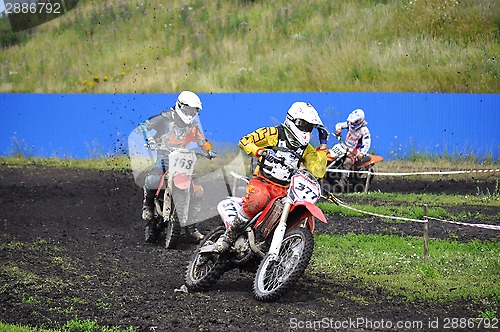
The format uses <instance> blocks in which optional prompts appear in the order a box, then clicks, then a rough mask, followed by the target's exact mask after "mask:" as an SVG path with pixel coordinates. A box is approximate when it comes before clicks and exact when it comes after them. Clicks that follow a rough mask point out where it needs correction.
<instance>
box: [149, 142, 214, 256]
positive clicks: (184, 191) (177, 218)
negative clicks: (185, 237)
mask: <svg viewBox="0 0 500 332" xmlns="http://www.w3.org/2000/svg"><path fill="white" fill-rule="evenodd" d="M154 150H164V151H168V152H169V155H168V171H167V172H165V174H163V176H162V178H161V182H160V185H159V187H158V190H157V192H156V195H155V210H154V222H153V223H148V224H147V225H146V228H145V230H144V238H145V240H146V242H158V241H160V240H161V241H162V242H163V243H164V245H165V248H168V249H172V248H175V247H176V245H177V243H178V241H179V238H180V235H181V229H182V228H186V227H192V220H191V219H192V215H193V212H194V211H193V210H194V209H193V206H192V205H193V204H192V201H193V199H194V196H195V195H201V193H202V188H201V186H198V185H195V184H194V183H193V180H192V177H193V171H194V166H195V163H196V159H197V156H203V157H206V158H208V159H210V158H209V156H207V155H206V154H205V153H201V152H198V151H193V150H189V149H183V148H173V147H171V146H166V145H165V146H164V145H158V146H156V147H155V148H154Z"/></svg>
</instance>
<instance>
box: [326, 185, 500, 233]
mask: <svg viewBox="0 0 500 332" xmlns="http://www.w3.org/2000/svg"><path fill="white" fill-rule="evenodd" d="M325 198H326V199H328V200H330V201H332V202H333V203H335V204H337V205H339V206H341V207H343V208H346V209H348V210H352V211H356V212H359V213H363V214H367V215H371V216H375V217H380V218H387V219H393V220H403V221H414V222H419V223H428V221H429V220H436V221H441V222H446V223H450V224H456V225H460V226H470V227H475V228H484V229H491V230H496V231H500V226H497V225H487V224H472V223H464V222H458V221H451V220H443V219H438V218H433V217H427V219H429V220H420V219H412V218H405V217H395V216H388V215H385V214H379V213H373V212H369V211H364V210H359V209H356V208H353V207H352V206H349V205H346V204H344V203H343V202H342V201H341V200H340V199H338V198H337V197H335V196H333V195H331V194H330V195H329V196H325Z"/></svg>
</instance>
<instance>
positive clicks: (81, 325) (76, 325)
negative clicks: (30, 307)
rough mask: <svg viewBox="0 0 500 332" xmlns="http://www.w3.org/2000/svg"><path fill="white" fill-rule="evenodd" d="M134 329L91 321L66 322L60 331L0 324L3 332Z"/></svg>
mask: <svg viewBox="0 0 500 332" xmlns="http://www.w3.org/2000/svg"><path fill="white" fill-rule="evenodd" d="M135 330H136V329H135V328H132V327H129V328H126V329H120V328H117V327H108V326H99V325H98V324H97V323H96V322H95V321H92V320H80V319H73V320H70V321H68V322H67V323H66V324H64V326H62V327H61V328H60V329H44V328H39V327H32V326H22V325H20V324H15V325H14V324H6V323H3V322H0V331H4V332H68V331H71V332H134V331H135Z"/></svg>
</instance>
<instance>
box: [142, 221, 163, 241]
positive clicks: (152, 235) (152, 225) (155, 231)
mask: <svg viewBox="0 0 500 332" xmlns="http://www.w3.org/2000/svg"><path fill="white" fill-rule="evenodd" d="M159 235H160V229H159V227H158V223H157V221H156V220H154V221H150V222H148V223H147V224H146V227H145V228H144V240H145V241H146V242H147V243H155V242H156V241H158V237H159Z"/></svg>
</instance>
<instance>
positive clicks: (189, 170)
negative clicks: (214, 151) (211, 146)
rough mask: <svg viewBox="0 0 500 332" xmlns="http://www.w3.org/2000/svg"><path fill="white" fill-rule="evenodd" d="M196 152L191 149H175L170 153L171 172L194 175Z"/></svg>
mask: <svg viewBox="0 0 500 332" xmlns="http://www.w3.org/2000/svg"><path fill="white" fill-rule="evenodd" d="M195 162H196V154H195V153H194V151H191V150H175V151H172V152H171V153H170V154H169V155H168V167H169V173H170V174H171V175H172V176H173V175H175V174H179V173H180V174H186V175H188V176H191V175H193V170H194V164H195Z"/></svg>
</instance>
